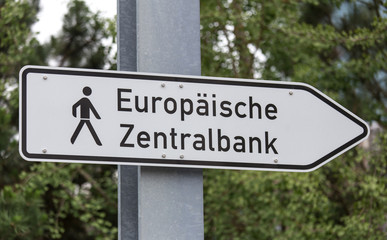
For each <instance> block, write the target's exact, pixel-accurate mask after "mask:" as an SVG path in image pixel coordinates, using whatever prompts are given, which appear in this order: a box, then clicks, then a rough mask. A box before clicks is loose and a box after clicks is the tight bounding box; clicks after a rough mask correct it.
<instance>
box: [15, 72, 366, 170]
mask: <svg viewBox="0 0 387 240" xmlns="http://www.w3.org/2000/svg"><path fill="white" fill-rule="evenodd" d="M368 133H369V130H368V126H367V124H366V123H365V122H364V121H363V120H361V119H360V118H358V117H357V116H355V115H354V114H352V113H351V112H349V111H348V110H346V109H345V108H343V107H342V106H340V105H339V104H338V103H336V102H334V101H333V100H332V99H330V98H329V97H327V96H325V95H324V94H323V93H321V92H320V91H318V90H316V89H315V88H313V87H311V86H309V85H306V84H302V83H292V82H277V81H257V80H242V79H230V78H214V77H201V76H180V75H164V74H163V75H161V74H148V73H135V72H118V71H97V70H84V69H70V68H48V67H35V66H27V67H24V68H23V69H22V70H21V71H20V153H21V154H22V156H23V157H24V158H25V159H27V160H31V161H58V162H82V163H104V164H127V165H144V166H167V167H169V166H171V167H198V168H226V169H260V170H273V171H311V170H314V169H316V168H318V167H320V166H322V165H323V164H325V163H327V162H328V161H330V160H332V159H333V158H335V157H336V156H338V155H339V154H341V153H343V152H345V151H347V150H348V149H350V148H351V147H353V146H355V145H356V144H358V143H360V142H361V141H362V140H364V139H365V138H367V136H368Z"/></svg>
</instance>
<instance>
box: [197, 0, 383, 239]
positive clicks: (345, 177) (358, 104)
mask: <svg viewBox="0 0 387 240" xmlns="http://www.w3.org/2000/svg"><path fill="white" fill-rule="evenodd" d="M201 27H202V31H201V37H202V72H203V74H204V75H212V76H230V77H242V78H257V79H268V80H282V81H299V82H306V83H309V84H311V85H313V86H315V87H317V88H318V89H320V90H322V91H323V92H325V93H326V94H328V95H329V96H331V97H332V98H334V99H335V100H337V101H338V102H340V103H341V104H343V105H344V106H345V107H347V108H348V109H350V110H351V111H353V112H355V113H356V114H358V115H359V116H361V117H362V118H363V119H366V120H368V121H369V122H370V123H371V121H374V122H378V123H379V125H382V126H386V124H387V123H386V120H387V118H386V116H387V115H386V112H387V111H386V105H387V98H386V93H387V86H386V80H387V79H386V77H387V75H386V69H387V62H386V50H387V49H386V46H387V41H386V40H387V31H386V30H387V20H386V3H385V2H383V1H280V0H274V1H260V0H248V1H242V0H233V1H226V0H224V1H223V0H220V1H202V2H201ZM385 141H386V133H385V131H384V130H383V129H382V130H381V133H380V134H379V135H378V134H376V135H374V137H373V138H372V139H370V142H371V146H372V147H368V148H366V149H364V148H360V147H357V148H355V149H354V150H352V151H350V152H348V153H346V154H344V155H343V156H342V157H339V158H337V159H335V160H333V161H332V162H330V163H328V164H327V165H325V166H323V167H322V168H320V169H318V170H316V171H314V172H312V173H303V174H300V173H271V172H254V171H221V170H206V171H205V172H204V177H205V178H204V193H205V196H204V201H205V204H204V211H205V234H206V239H385V238H386V236H387V231H386V228H385V224H386V219H385V216H386V213H387V208H386V201H387V194H386V186H387V179H386V176H387V168H386V164H387V158H386V154H385V153H386V142H385Z"/></svg>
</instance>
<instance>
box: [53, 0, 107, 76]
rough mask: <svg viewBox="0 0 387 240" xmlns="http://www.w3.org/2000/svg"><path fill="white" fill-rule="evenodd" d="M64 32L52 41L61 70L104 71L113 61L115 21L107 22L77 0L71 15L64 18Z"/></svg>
mask: <svg viewBox="0 0 387 240" xmlns="http://www.w3.org/2000/svg"><path fill="white" fill-rule="evenodd" d="M63 20H64V21H63V27H62V31H61V33H60V34H59V36H57V37H51V42H50V44H49V45H50V48H51V49H52V52H51V57H53V58H54V59H55V60H56V61H57V62H58V65H59V66H66V67H83V68H94V69H102V68H105V67H106V66H105V65H106V64H107V63H108V62H107V61H108V60H109V53H110V51H111V48H112V45H111V44H112V43H110V45H109V44H106V43H104V41H107V40H108V38H109V37H110V38H111V39H110V41H114V40H113V39H112V38H113V37H111V36H112V35H110V34H111V33H112V31H114V30H113V29H112V21H110V22H109V21H108V20H107V19H103V18H102V17H101V16H100V14H99V13H92V12H91V11H90V9H89V8H88V7H87V6H86V4H85V2H84V1H80V0H73V1H71V2H70V3H69V12H68V13H67V14H66V15H65V16H64V19H63Z"/></svg>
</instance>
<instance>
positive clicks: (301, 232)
mask: <svg viewBox="0 0 387 240" xmlns="http://www.w3.org/2000/svg"><path fill="white" fill-rule="evenodd" d="M386 140H387V134H386V133H384V134H383V135H381V136H380V137H379V139H378V143H375V144H376V146H378V147H379V148H378V149H374V150H372V151H363V150H358V151H355V150H354V151H351V152H349V153H348V154H345V155H344V156H342V157H339V158H338V159H335V160H334V161H333V162H331V163H329V164H327V165H326V166H323V167H322V168H321V169H319V170H317V171H314V172H311V173H269V172H255V171H243V172H241V171H219V170H216V171H215V170H210V171H208V170H207V171H205V176H204V177H205V181H204V182H205V185H204V192H205V193H206V194H205V198H204V200H205V208H204V210H205V232H206V239H385V238H386V236H387V232H386V229H383V228H384V226H385V224H386V213H387V194H386V186H387V178H386V176H387V141H386Z"/></svg>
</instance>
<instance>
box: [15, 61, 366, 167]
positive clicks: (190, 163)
mask: <svg viewBox="0 0 387 240" xmlns="http://www.w3.org/2000/svg"><path fill="white" fill-rule="evenodd" d="M21 71H22V72H21V86H20V88H21V91H22V92H21V143H20V144H21V151H22V153H23V155H24V156H25V157H27V158H30V159H44V160H45V161H50V160H52V161H53V162H55V161H58V160H65V161H66V162H72V161H73V162H75V163H76V162H78V161H82V162H90V163H92V162H104V163H106V162H112V161H114V162H115V163H112V164H116V163H131V164H138V165H141V163H142V164H154V165H158V164H159V165H160V166H164V167H165V166H168V165H170V166H173V167H174V165H179V166H181V167H199V168H200V167H203V168H205V167H209V168H216V167H219V168H231V169H241V168H248V169H268V170H269V169H272V170H276V169H278V170H300V171H307V170H310V169H313V168H315V167H316V166H318V165H320V164H322V163H324V162H325V161H328V160H329V159H330V158H332V157H333V156H335V155H337V154H339V153H341V152H342V151H344V150H347V148H349V147H351V146H352V145H354V144H355V143H357V142H358V141H360V140H361V139H363V138H365V137H366V136H367V135H368V131H369V130H368V127H367V125H365V124H364V123H363V122H362V121H360V120H359V119H357V118H356V117H354V116H353V115H351V114H350V113H348V112H347V111H345V110H343V109H342V108H341V107H340V106H339V105H338V104H335V103H334V102H333V101H331V100H329V99H328V98H326V97H325V96H323V95H321V94H320V93H319V92H317V91H315V90H314V89H313V88H309V87H308V86H307V85H304V84H300V85H297V84H287V83H284V82H278V83H273V82H267V83H265V82H258V81H254V80H244V81H243V82H241V81H235V79H232V78H215V77H201V76H198V77H196V76H179V75H176V76H173V75H162V74H160V75H156V74H155V75H152V74H150V75H147V74H146V73H136V72H118V71H117V72H115V71H98V70H89V69H70V68H63V69H60V68H39V67H34V66H28V67H25V68H24V69H22V70H21ZM28 73H42V74H63V75H76V76H90V77H102V78H121V79H122V78H126V79H141V80H148V81H165V82H179V83H181V82H182V83H184V82H186V83H202V84H218V85H232V86H248V87H260V88H281V89H289V90H292V89H293V90H304V91H307V92H309V93H311V94H313V95H314V96H315V97H317V98H319V99H320V100H321V101H323V102H324V103H326V104H328V105H329V106H330V107H332V108H333V109H335V110H337V111H338V112H340V113H341V114H343V115H344V116H346V117H347V118H349V119H350V120H352V121H353V122H354V123H356V124H357V125H359V126H360V127H361V128H362V129H363V132H362V133H361V134H360V135H358V136H357V137H355V138H353V139H352V140H350V141H348V142H347V143H345V144H343V145H342V146H340V147H338V148H336V149H335V150H334V151H332V152H330V153H328V154H326V155H325V156H323V157H322V158H320V159H318V160H317V161H315V162H313V163H311V164H308V165H289V164H263V163H241V162H224V161H223V162H217V161H201V160H200V161H198V160H176V159H162V158H160V159H156V158H123V157H99V156H83V155H56V154H49V153H46V154H31V153H28V152H27V119H26V118H27V114H26V111H27V109H26V106H27V89H26V81H27V75H28Z"/></svg>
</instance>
